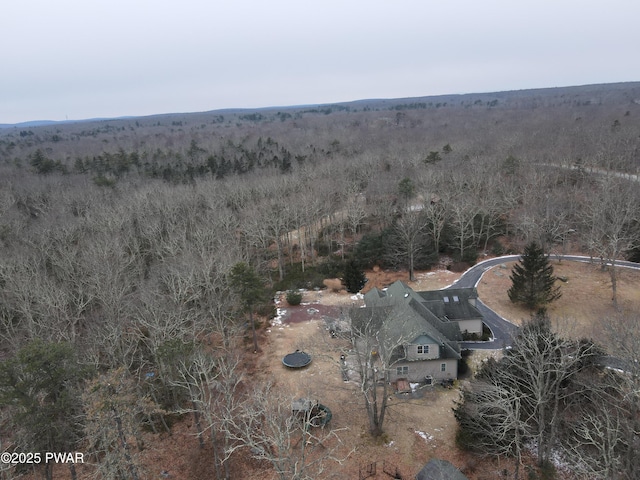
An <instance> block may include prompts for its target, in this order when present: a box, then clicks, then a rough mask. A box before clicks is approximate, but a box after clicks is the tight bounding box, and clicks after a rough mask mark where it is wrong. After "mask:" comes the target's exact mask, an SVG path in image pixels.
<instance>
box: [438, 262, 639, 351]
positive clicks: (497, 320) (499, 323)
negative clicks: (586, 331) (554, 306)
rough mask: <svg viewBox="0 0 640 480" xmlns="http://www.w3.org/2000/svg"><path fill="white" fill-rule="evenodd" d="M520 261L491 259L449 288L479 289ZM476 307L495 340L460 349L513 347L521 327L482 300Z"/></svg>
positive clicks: (465, 344) (623, 264) (633, 265)
mask: <svg viewBox="0 0 640 480" xmlns="http://www.w3.org/2000/svg"><path fill="white" fill-rule="evenodd" d="M549 257H550V258H553V259H559V258H560V260H568V261H571V262H582V263H592V262H593V261H597V260H598V259H595V258H592V257H583V256H578V255H563V256H562V257H559V256H558V255H549ZM519 259H520V255H505V256H504V257H497V258H491V259H489V260H485V261H483V262H480V263H477V264H476V265H474V266H473V267H471V268H470V269H469V270H467V271H466V272H464V273H463V274H462V276H461V277H460V278H459V279H458V280H457V281H456V282H455V283H453V284H452V285H450V286H448V287H447V288H470V287H477V286H478V283H480V279H481V278H482V275H484V273H485V272H486V271H487V270H489V269H491V268H493V267H495V266H496V265H500V264H503V263H508V262H514V261H517V260H519ZM616 266H617V267H624V268H632V269H634V270H640V264H638V263H634V262H628V261H623V260H618V261H616ZM445 290H446V289H445ZM476 306H477V307H478V310H480V313H482V315H483V317H484V323H485V324H486V325H487V326H488V327H489V328H490V329H491V331H492V332H493V338H494V339H493V340H492V341H489V342H460V347H462V348H468V349H473V350H497V349H501V348H505V347H509V346H511V344H512V343H513V339H514V337H515V336H516V335H517V333H518V330H519V328H520V327H518V326H517V325H515V324H514V323H511V322H510V321H508V320H506V319H504V318H502V317H501V316H500V315H498V314H497V313H496V312H494V311H493V310H491V309H490V308H489V307H487V306H486V305H485V304H484V303H482V301H481V300H480V299H478V300H477V304H476Z"/></svg>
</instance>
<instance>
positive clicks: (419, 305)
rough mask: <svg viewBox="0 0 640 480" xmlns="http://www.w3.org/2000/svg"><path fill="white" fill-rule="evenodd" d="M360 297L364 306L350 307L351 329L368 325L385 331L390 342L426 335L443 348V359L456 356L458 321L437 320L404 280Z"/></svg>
mask: <svg viewBox="0 0 640 480" xmlns="http://www.w3.org/2000/svg"><path fill="white" fill-rule="evenodd" d="M364 300H365V304H366V307H365V308H354V309H352V310H351V320H352V324H353V327H354V329H356V330H361V331H362V330H363V329H364V328H366V327H367V324H369V328H372V327H375V329H376V330H378V331H382V330H386V335H387V336H388V338H390V339H392V340H394V341H395V340H399V339H402V338H404V339H408V338H409V339H411V340H413V339H415V338H417V337H418V336H421V335H426V336H428V337H430V338H432V339H433V340H434V341H435V342H437V343H439V344H440V345H441V346H442V347H443V352H442V357H443V358H460V347H459V346H458V344H457V341H458V340H461V339H462V336H461V333H460V328H459V327H458V324H457V323H449V322H446V321H442V320H440V319H439V318H438V317H437V316H435V315H434V314H433V313H432V312H431V310H429V309H428V308H427V307H426V306H425V305H424V301H423V299H422V298H421V297H420V295H418V294H417V293H416V292H414V291H413V289H411V288H410V287H409V286H408V285H407V284H405V283H404V282H400V281H398V282H395V283H393V284H392V285H390V286H389V288H387V290H386V291H381V290H378V289H375V288H374V289H372V290H370V291H369V292H367V293H366V294H365V296H364ZM411 340H409V341H405V342H403V343H411Z"/></svg>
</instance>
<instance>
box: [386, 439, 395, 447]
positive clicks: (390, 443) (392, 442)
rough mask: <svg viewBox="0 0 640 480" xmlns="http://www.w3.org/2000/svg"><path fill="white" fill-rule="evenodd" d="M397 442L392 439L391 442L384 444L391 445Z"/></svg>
mask: <svg viewBox="0 0 640 480" xmlns="http://www.w3.org/2000/svg"><path fill="white" fill-rule="evenodd" d="M394 443H395V442H394V441H393V440H391V441H390V442H389V443H385V444H384V446H385V447H390V446H392V445H393V444H394Z"/></svg>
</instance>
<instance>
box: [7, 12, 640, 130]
mask: <svg viewBox="0 0 640 480" xmlns="http://www.w3.org/2000/svg"><path fill="white" fill-rule="evenodd" d="M1 11H2V17H3V20H2V26H1V27H0V52H1V53H0V69H1V70H0V123H16V122H22V121H28V120H43V119H46V120H64V119H67V118H68V119H85V118H94V117H117V116H127V115H136V116H138V115H151V114H156V113H176V112H199V111H207V110H214V109H219V108H228V107H267V106H286V105H301V104H316V103H331V102H341V101H349V100H359V99H366V98H397V97H413V96H427V95H438V94H448V93H476V92H494V91H503V90H520V89H527V88H543V87H558V86H570V85H585V84H592V83H610V82H625V81H639V80H640V2H638V1H637V0H607V1H605V0H599V1H594V0H575V1H574V0H536V1H528V0H524V1H523V0H521V1H518V0H482V1H480V0H387V1H381V0H367V1H361V0H340V1H338V0H322V1H305V0H269V1H266V0H265V1H262V0H224V1H220V0H174V1H170V0H55V1H52V0H4V1H3V2H2V10H1Z"/></svg>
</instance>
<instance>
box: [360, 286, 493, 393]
mask: <svg viewBox="0 0 640 480" xmlns="http://www.w3.org/2000/svg"><path fill="white" fill-rule="evenodd" d="M476 298H477V293H475V289H457V290H441V291H436V292H415V291H414V290H413V289H411V288H410V287H409V286H408V285H407V284H405V283H404V282H401V281H398V282H395V283H393V284H392V285H390V286H389V287H388V288H387V289H386V290H384V291H383V290H379V289H376V288H374V289H372V290H370V291H369V292H367V293H366V294H365V296H364V301H365V306H364V307H363V308H354V309H352V310H351V322H352V328H353V329H354V331H356V332H358V331H364V329H365V328H369V329H370V330H371V331H375V332H376V335H377V336H378V337H379V338H378V341H379V342H382V341H384V342H386V344H387V345H391V346H392V348H393V349H394V350H393V354H392V355H389V356H388V357H389V358H388V359H387V365H386V366H385V368H386V369H387V370H388V373H389V375H388V377H387V379H388V381H391V382H395V381H397V380H398V379H406V380H408V381H410V382H427V383H432V382H439V381H443V380H455V379H456V378H457V377H458V360H460V358H461V355H460V347H459V345H458V342H459V341H461V340H462V333H461V328H460V326H461V325H463V327H464V328H465V330H466V331H470V329H472V330H473V331H480V332H481V331H482V315H481V314H480V312H478V310H477V309H476V308H475V305H473V302H474V301H475V299H476ZM461 322H462V323H461ZM476 322H479V323H480V325H479V326H478V325H477V323H476Z"/></svg>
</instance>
